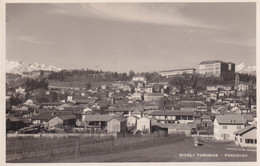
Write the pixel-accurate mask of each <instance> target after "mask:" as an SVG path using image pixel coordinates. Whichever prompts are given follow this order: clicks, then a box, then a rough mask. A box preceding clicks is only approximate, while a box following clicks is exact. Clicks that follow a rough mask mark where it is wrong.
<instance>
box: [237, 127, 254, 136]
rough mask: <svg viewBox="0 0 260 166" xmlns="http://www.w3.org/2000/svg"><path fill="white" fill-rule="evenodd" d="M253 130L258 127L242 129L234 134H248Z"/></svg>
mask: <svg viewBox="0 0 260 166" xmlns="http://www.w3.org/2000/svg"><path fill="white" fill-rule="evenodd" d="M252 129H256V127H255V126H246V127H244V128H242V129H240V130H238V131H236V132H234V134H235V135H243V134H244V133H246V132H248V131H250V130H252Z"/></svg>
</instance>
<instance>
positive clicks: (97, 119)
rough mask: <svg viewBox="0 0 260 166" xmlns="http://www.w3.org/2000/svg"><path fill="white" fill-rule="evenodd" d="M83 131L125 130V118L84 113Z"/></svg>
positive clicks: (120, 131) (113, 131)
mask: <svg viewBox="0 0 260 166" xmlns="http://www.w3.org/2000/svg"><path fill="white" fill-rule="evenodd" d="M85 131H87V132H92V133H96V132H97V133H99V132H107V133H120V134H125V132H126V119H125V118H123V117H120V116H113V115H104V114H103V115H86V117H85Z"/></svg>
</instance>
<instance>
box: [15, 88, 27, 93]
mask: <svg viewBox="0 0 260 166" xmlns="http://www.w3.org/2000/svg"><path fill="white" fill-rule="evenodd" d="M15 93H21V94H23V93H25V89H23V88H21V87H19V88H17V89H15Z"/></svg>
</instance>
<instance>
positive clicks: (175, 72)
mask: <svg viewBox="0 0 260 166" xmlns="http://www.w3.org/2000/svg"><path fill="white" fill-rule="evenodd" d="M195 71H196V69H193V68H188V69H177V70H167V71H160V72H159V74H160V75H161V76H164V77H166V78H169V77H173V76H176V75H181V74H184V73H186V74H194V73H195Z"/></svg>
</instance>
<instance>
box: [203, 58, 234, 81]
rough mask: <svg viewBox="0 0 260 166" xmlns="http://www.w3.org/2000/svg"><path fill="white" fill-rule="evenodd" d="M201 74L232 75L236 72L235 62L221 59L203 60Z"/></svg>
mask: <svg viewBox="0 0 260 166" xmlns="http://www.w3.org/2000/svg"><path fill="white" fill-rule="evenodd" d="M199 74H201V75H204V76H216V77H224V76H232V75H234V74H235V64H234V63H232V62H223V61H220V60H212V61H203V62H201V63H200V64H199Z"/></svg>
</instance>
